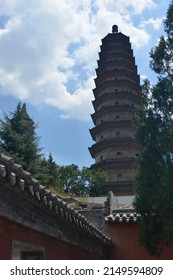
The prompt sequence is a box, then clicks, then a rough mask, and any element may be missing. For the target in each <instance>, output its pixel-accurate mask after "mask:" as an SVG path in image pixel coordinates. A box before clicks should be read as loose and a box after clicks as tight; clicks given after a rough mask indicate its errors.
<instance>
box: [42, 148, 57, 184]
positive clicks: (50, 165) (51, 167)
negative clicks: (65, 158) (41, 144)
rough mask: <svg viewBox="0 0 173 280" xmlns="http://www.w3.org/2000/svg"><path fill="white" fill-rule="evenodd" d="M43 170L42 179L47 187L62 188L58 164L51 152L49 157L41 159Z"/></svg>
mask: <svg viewBox="0 0 173 280" xmlns="http://www.w3.org/2000/svg"><path fill="white" fill-rule="evenodd" d="M41 172H42V175H41V176H40V180H41V182H42V184H44V185H45V186H46V187H48V188H50V187H54V188H57V189H58V188H60V186H59V179H58V165H57V164H56V162H55V161H54V159H53V156H52V154H51V153H49V156H48V159H46V158H45V157H43V159H42V160H41Z"/></svg>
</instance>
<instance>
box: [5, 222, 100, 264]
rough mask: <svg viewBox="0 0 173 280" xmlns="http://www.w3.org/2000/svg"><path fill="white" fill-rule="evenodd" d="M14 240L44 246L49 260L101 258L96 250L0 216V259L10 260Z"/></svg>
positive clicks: (46, 257)
mask: <svg viewBox="0 0 173 280" xmlns="http://www.w3.org/2000/svg"><path fill="white" fill-rule="evenodd" d="M13 240H17V241H22V242H26V243H31V244H32V245H35V246H42V247H44V248H45V259H47V260H58V259H61V260H67V259H68V260H73V259H76V260H78V259H89V260H91V259H100V256H98V255H96V254H95V253H94V252H90V251H87V250H84V249H82V248H79V247H77V246H74V245H71V244H69V243H66V242H63V241H61V240H58V239H56V238H54V237H51V236H47V235H45V234H43V233H40V232H38V231H35V230H32V229H30V228H27V227H25V226H22V225H20V224H17V223H15V222H13V221H10V220H8V219H6V218H3V217H0V248H1V250H0V260H9V259H10V258H11V248H12V241H13Z"/></svg>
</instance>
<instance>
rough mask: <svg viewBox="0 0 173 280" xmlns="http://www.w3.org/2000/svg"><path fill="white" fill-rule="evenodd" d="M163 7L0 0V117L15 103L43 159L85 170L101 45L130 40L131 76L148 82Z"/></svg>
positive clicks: (105, 0) (142, 2)
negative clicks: (111, 37) (29, 122)
mask: <svg viewBox="0 0 173 280" xmlns="http://www.w3.org/2000/svg"><path fill="white" fill-rule="evenodd" d="M169 4H170V1H168V0H157V1H156V0H30V1H28V0H0V118H1V119H3V114H4V112H5V113H7V114H8V115H9V113H10V112H13V111H14V110H15V108H16V106H17V104H18V102H19V101H20V100H21V101H22V102H25V103H26V106H27V111H28V113H29V115H30V117H32V119H33V120H34V122H35V123H37V130H36V133H37V135H38V136H39V137H40V147H42V148H43V150H42V153H43V154H45V155H46V156H47V155H48V154H49V153H52V156H53V158H54V160H55V161H56V163H57V164H60V165H69V164H72V163H73V164H77V165H78V166H79V167H80V168H81V167H82V166H88V167H89V166H90V165H91V164H93V163H94V159H92V158H91V156H90V153H89V151H88V147H90V146H91V145H92V144H93V143H94V142H93V141H92V138H91V136H90V133H89V129H90V128H92V127H93V126H94V125H93V123H92V120H91V116H90V115H91V114H92V113H93V107H92V100H93V99H94V97H93V92H92V89H93V88H94V87H95V86H94V78H95V77H96V74H95V69H96V68H97V60H98V52H99V51H100V45H101V39H102V38H104V37H105V36H106V35H107V34H108V33H110V32H111V30H112V25H114V24H116V25H118V27H119V31H121V32H122V33H124V34H125V35H127V36H129V37H130V41H131V43H132V48H133V51H134V56H135V58H136V64H137V66H138V74H140V75H141V81H142V79H143V78H148V79H149V80H150V81H151V83H155V81H156V75H155V73H153V72H152V71H151V70H150V69H149V52H150V50H151V48H153V47H154V46H155V45H156V44H157V42H158V39H159V36H161V35H162V34H164V30H163V19H164V17H165V16H166V11H167V9H168V6H169Z"/></svg>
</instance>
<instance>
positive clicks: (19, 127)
mask: <svg viewBox="0 0 173 280" xmlns="http://www.w3.org/2000/svg"><path fill="white" fill-rule="evenodd" d="M35 130H36V125H35V123H34V121H33V120H32V119H31V118H30V117H29V115H28V113H27V110H26V105H25V103H24V104H21V102H19V103H18V105H17V108H16V110H15V111H14V112H13V113H11V118H10V117H9V116H7V115H6V114H5V116H4V120H0V151H1V152H3V153H6V154H7V155H9V156H11V157H13V159H14V160H15V162H16V163H19V164H21V165H22V166H23V167H24V169H26V170H28V171H29V172H32V173H35V172H34V170H36V169H37V167H38V162H39V160H40V156H41V155H40V150H41V149H40V148H39V147H38V144H39V138H38V137H37V135H36V131H35Z"/></svg>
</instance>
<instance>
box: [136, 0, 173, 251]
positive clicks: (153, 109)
mask: <svg viewBox="0 0 173 280" xmlns="http://www.w3.org/2000/svg"><path fill="white" fill-rule="evenodd" d="M164 27H165V32H166V37H165V38H164V37H163V36H162V37H161V38H160V41H159V43H158V45H157V46H156V47H155V48H154V49H152V51H151V53H150V55H151V58H152V60H151V63H150V65H151V68H152V69H153V70H154V71H155V72H156V73H157V74H159V76H158V82H157V84H156V85H155V86H153V87H151V86H150V84H149V82H148V81H145V83H144V85H143V88H142V104H141V107H140V109H139V112H138V114H137V118H136V124H137V129H136V138H137V140H138V142H139V144H140V145H141V155H140V158H139V168H138V174H137V177H136V191H137V195H136V198H135V201H134V205H135V207H136V211H137V212H138V213H139V214H140V215H141V220H140V235H139V238H140V241H141V243H142V244H143V245H144V246H145V247H146V248H147V250H148V251H149V253H150V254H151V255H157V254H160V253H161V251H162V249H163V248H164V246H166V245H167V244H169V243H171V242H172V241H173V199H172V197H173V117H172V116H173V85H172V82H173V76H172V74H173V72H172V63H173V56H172V54H171V53H172V50H173V44H172V42H173V1H172V2H171V4H170V6H169V8H168V12H167V17H166V19H165V21H164Z"/></svg>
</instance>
